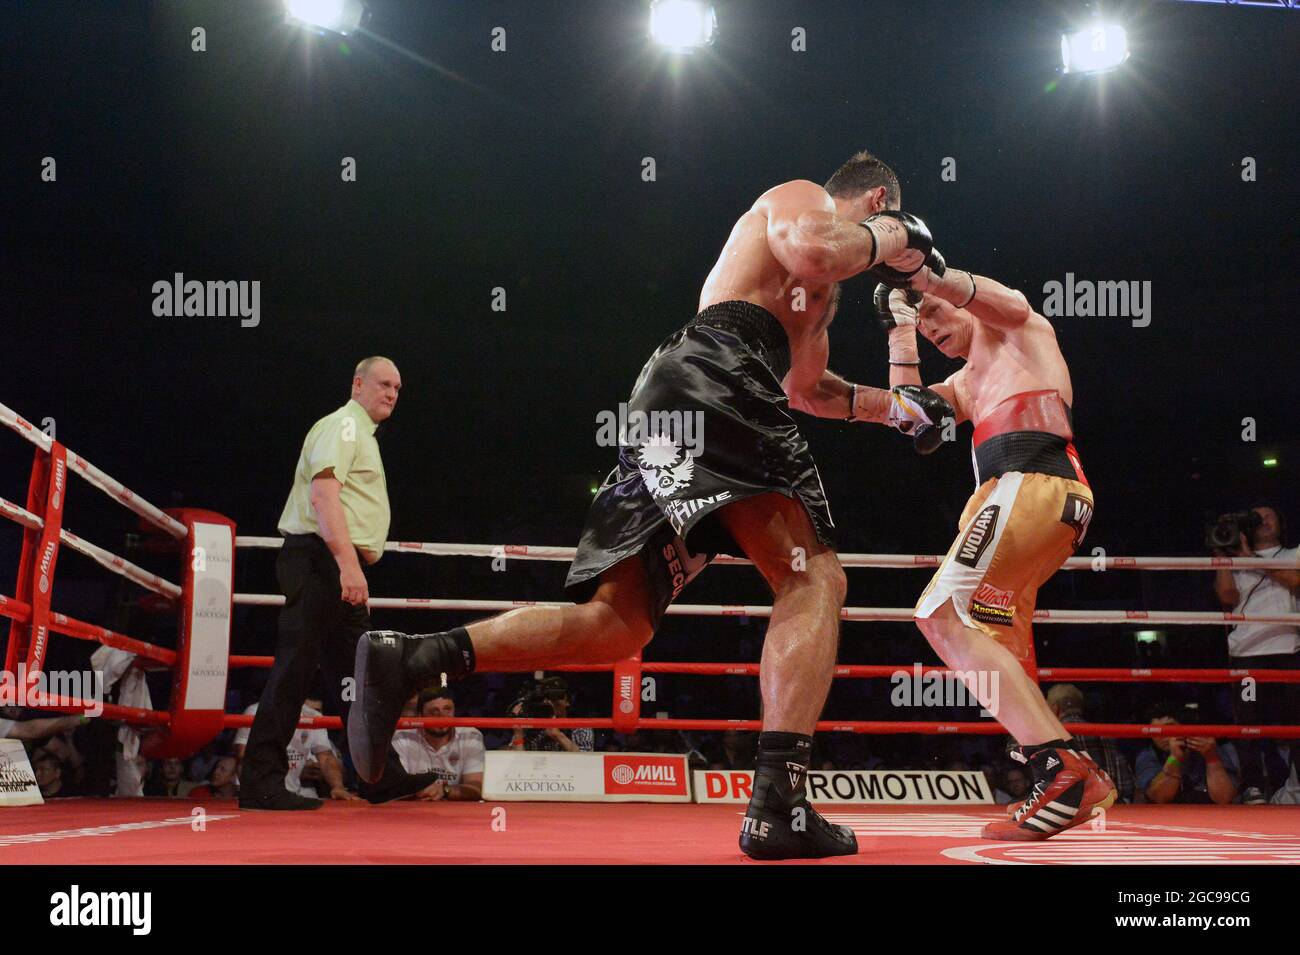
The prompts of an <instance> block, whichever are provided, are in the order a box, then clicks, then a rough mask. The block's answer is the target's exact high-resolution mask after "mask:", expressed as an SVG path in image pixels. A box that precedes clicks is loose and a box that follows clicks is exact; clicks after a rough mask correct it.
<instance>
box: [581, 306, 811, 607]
mask: <svg viewBox="0 0 1300 955" xmlns="http://www.w3.org/2000/svg"><path fill="white" fill-rule="evenodd" d="M789 370H790V345H789V341H788V340H787V338H786V334H785V329H783V328H782V327H781V323H780V322H778V321H777V320H776V318H775V317H774V316H773V315H772V314H771V313H770V312H768V311H767V310H766V309H763V308H760V307H759V306H757V305H754V304H751V303H749V302H720V303H719V304H717V305H711V306H709V307H708V308H706V309H705V310H704V311H702V312H700V314H698V315H696V316H695V318H693V319H691V321H689V322H688V323H687V324H686V325H685V327H683V328H681V329H679V330H678V331H676V332H674V333H673V334H672V335H670V336H669V337H668V339H667V340H665V341H664V342H663V344H661V345H660V346H659V348H658V349H657V350H656V351H655V353H654V354H653V355H651V356H650V360H649V361H647V362H646V364H645V367H643V368H642V369H641V375H640V377H639V378H637V381H636V385H635V386H634V387H633V389H632V395H631V397H630V398H629V399H628V401H627V403H626V406H625V408H623V409H620V415H619V422H620V424H619V433H618V446H619V455H618V466H617V467H615V468H614V470H612V471H611V472H610V473H609V476H608V477H606V478H605V483H604V484H603V485H602V486H601V488H600V490H599V491H598V492H597V494H596V498H595V500H594V501H593V502H592V505H591V511H590V513H589V514H588V516H587V526H586V527H585V528H584V530H583V532H582V539H581V541H580V542H579V544H578V550H577V555H576V556H575V557H574V560H573V564H572V565H571V566H570V567H569V575H568V579H567V580H566V581H565V590H566V591H567V592H568V594H569V596H570V597H571V598H572V599H574V600H576V601H583V600H587V599H589V598H590V597H591V595H592V594H593V593H594V592H595V590H596V587H597V585H598V584H599V576H600V574H601V572H602V571H604V570H607V569H608V568H610V567H612V566H613V565H614V564H616V563H618V562H619V561H621V560H623V559H624V558H626V557H629V556H631V555H633V554H639V555H640V556H641V559H642V561H643V563H644V565H645V569H646V572H647V575H648V576H649V580H650V588H651V600H652V606H651V622H652V624H653V625H654V626H655V628H656V629H657V628H658V626H659V622H660V620H662V619H663V614H664V611H665V610H667V609H668V605H669V604H670V603H672V602H673V600H675V599H676V598H677V595H678V594H680V593H681V591H682V588H683V587H685V586H686V584H688V583H689V582H690V581H691V580H692V579H693V578H694V577H695V575H696V574H698V573H699V572H700V571H701V570H703V569H704V567H705V566H706V565H707V564H708V563H709V561H711V560H712V559H713V558H714V557H715V556H716V555H718V554H734V555H737V556H739V555H740V554H741V550H740V548H739V546H738V545H737V544H736V543H735V541H734V540H733V539H732V538H731V535H730V534H729V533H727V531H726V529H725V528H724V527H723V526H722V524H721V522H720V521H718V520H717V519H716V517H715V516H714V515H715V512H716V511H717V510H718V509H719V508H722V507H725V506H727V505H728V504H730V503H732V502H733V501H738V500H742V499H744V498H747V497H753V496H754V495H756V494H767V493H770V492H776V493H778V494H784V495H785V496H786V497H789V498H791V499H798V500H799V501H800V502H801V503H802V504H803V506H804V509H805V510H806V511H807V512H808V517H809V519H810V520H811V521H812V525H813V528H814V530H815V531H816V533H817V539H818V540H819V541H821V543H822V544H824V545H825V546H827V547H834V530H835V525H834V522H833V521H832V520H831V513H830V507H829V505H828V504H827V502H826V492H825V491H824V489H823V488H822V482H821V476H820V475H819V474H818V473H817V465H816V464H815V463H814V462H813V459H812V454H811V452H810V451H809V449H808V442H807V441H806V440H805V439H804V437H803V435H802V434H800V432H799V427H798V425H797V424H796V423H795V420H794V418H792V417H791V416H790V404H789V400H788V399H787V397H786V395H785V392H784V391H783V390H782V389H781V380H782V379H783V378H784V377H785V375H786V373H787V372H788V371H789Z"/></svg>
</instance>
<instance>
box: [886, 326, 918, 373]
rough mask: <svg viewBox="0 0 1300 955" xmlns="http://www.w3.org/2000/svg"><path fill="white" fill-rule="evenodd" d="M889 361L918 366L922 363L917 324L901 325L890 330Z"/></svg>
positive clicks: (892, 363)
mask: <svg viewBox="0 0 1300 955" xmlns="http://www.w3.org/2000/svg"><path fill="white" fill-rule="evenodd" d="M889 363H890V364H891V365H917V366H919V365H920V364H921V353H920V352H919V351H918V350H917V347H916V326H915V325H899V326H897V327H896V328H891V329H890V330H889Z"/></svg>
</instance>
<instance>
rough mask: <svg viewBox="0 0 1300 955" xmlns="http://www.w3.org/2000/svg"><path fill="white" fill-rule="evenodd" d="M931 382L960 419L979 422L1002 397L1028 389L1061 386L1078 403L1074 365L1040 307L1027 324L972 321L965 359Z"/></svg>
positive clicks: (1063, 395) (1067, 400)
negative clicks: (941, 378) (1072, 377)
mask: <svg viewBox="0 0 1300 955" xmlns="http://www.w3.org/2000/svg"><path fill="white" fill-rule="evenodd" d="M924 320H925V316H924V312H923V314H922V321H924ZM932 387H933V388H934V390H935V391H937V392H939V393H940V394H942V395H943V396H944V397H945V398H947V399H948V400H949V401H950V402H951V403H952V406H953V408H954V409H955V410H956V411H957V420H958V421H966V420H970V421H971V422H973V423H974V424H976V425H978V424H979V423H980V422H981V421H982V420H983V419H984V417H985V416H986V415H987V414H988V413H989V412H990V411H992V410H993V409H994V408H995V407H997V406H998V405H999V404H1000V403H1001V402H1003V401H1004V400H1006V399H1007V398H1010V397H1011V396H1012V395H1018V394H1022V393H1024V392H1027V391H1043V390H1053V391H1057V392H1059V393H1060V395H1061V398H1062V399H1063V400H1064V401H1065V403H1066V404H1067V405H1070V406H1073V404H1074V388H1073V385H1072V384H1071V383H1070V369H1069V368H1068V367H1066V364H1065V358H1064V357H1063V356H1062V355H1061V349H1060V347H1059V346H1058V345H1057V343H1056V330H1055V329H1053V328H1052V325H1051V323H1050V322H1049V321H1048V320H1047V319H1046V318H1044V317H1043V316H1042V315H1039V314H1038V313H1037V312H1030V315H1029V319H1028V320H1027V321H1026V322H1025V323H1024V324H1023V325H1017V326H1011V327H1005V326H999V325H994V324H991V323H988V322H982V321H978V320H977V321H974V322H972V332H971V342H970V350H969V353H968V355H967V358H966V364H965V365H964V366H962V368H961V369H959V370H958V371H957V372H955V373H954V374H952V375H950V376H949V377H948V379H947V380H946V381H944V382H943V384H941V385H934V386H932Z"/></svg>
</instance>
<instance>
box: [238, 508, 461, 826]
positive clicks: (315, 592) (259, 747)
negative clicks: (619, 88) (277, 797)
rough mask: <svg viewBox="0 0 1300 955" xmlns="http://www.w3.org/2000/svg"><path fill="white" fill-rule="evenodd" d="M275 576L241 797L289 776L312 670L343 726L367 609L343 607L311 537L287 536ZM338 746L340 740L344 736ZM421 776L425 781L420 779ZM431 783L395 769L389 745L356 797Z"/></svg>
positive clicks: (267, 791) (391, 794)
mask: <svg viewBox="0 0 1300 955" xmlns="http://www.w3.org/2000/svg"><path fill="white" fill-rule="evenodd" d="M275 575H276V578H277V579H278V580H279V583H280V591H281V593H283V594H284V601H285V602H284V609H283V610H281V611H280V628H279V629H280V633H279V640H278V643H277V645H276V648H275V663H274V665H273V666H272V667H271V676H270V678H269V679H268V680H267V681H266V688H265V689H264V690H263V691H262V698H261V700H260V701H259V703H258V705H257V715H256V716H255V717H254V718H253V728H252V730H251V731H250V732H249V736H248V745H247V746H246V747H245V749H244V763H243V767H242V769H241V770H240V777H239V784H240V792H239V794H240V797H241V798H249V797H252V798H257V797H261V796H269V795H273V794H274V793H276V792H277V791H278V790H280V789H283V788H284V777H285V775H286V774H287V773H288V772H289V756H288V752H287V749H288V746H289V740H290V739H292V737H293V734H294V731H295V730H296V728H297V726H298V720H299V717H300V715H301V713H302V705H303V701H304V700H306V699H307V694H308V692H309V691H310V690H311V687H312V685H313V682H314V681H315V678H316V673H317V670H318V669H319V670H321V671H322V674H323V676H324V680H325V684H324V685H325V693H326V694H327V695H326V697H325V699H324V700H323V701H322V702H323V703H324V705H325V709H326V711H327V712H329V711H330V710H333V711H334V712H335V713H337V714H338V715H339V716H340V717H342V719H343V725H344V726H347V719H348V710H349V709H350V707H351V703H350V698H351V697H352V696H353V694H352V693H343V692H342V690H343V686H344V683H343V681H344V680H345V679H346V680H348V683H349V685H351V678H352V666H353V661H354V657H355V654H356V646H357V640H358V639H359V638H360V636H361V634H362V633H364V632H365V631H367V630H369V629H370V611H369V609H368V608H367V607H366V606H365V605H364V604H362V605H361V606H353V605H352V604H347V603H344V602H343V598H342V589H341V587H340V586H339V568H338V564H337V563H335V561H334V555H333V554H331V553H330V550H329V547H328V546H327V545H326V544H325V541H323V540H322V539H321V538H320V537H318V536H317V535H315V534H291V535H289V536H287V537H286V538H285V541H284V547H283V548H281V550H280V555H279V557H278V559H277V560H276V563H275ZM343 742H344V746H345V747H346V745H347V734H346V733H344V734H343ZM426 777H427V778H426ZM435 779H436V776H435V775H434V774H432V773H424V774H420V775H419V776H410V775H408V774H407V773H406V771H405V770H403V769H402V764H401V762H400V761H399V760H398V758H397V752H396V751H395V750H394V749H393V748H392V747H391V746H390V747H389V748H388V759H387V761H386V763H385V765H384V776H383V778H382V779H381V780H380V781H379V782H378V783H376V784H374V785H373V786H365V785H363V786H362V788H361V790H360V791H361V795H363V796H365V797H367V798H368V799H371V800H373V801H380V800H382V799H392V798H397V797H399V796H404V795H410V794H411V793H414V792H418V791H419V790H420V789H422V788H424V787H425V786H428V785H429V784H430V783H432V782H433V781H434V780H435Z"/></svg>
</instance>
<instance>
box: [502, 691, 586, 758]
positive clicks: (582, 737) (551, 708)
mask: <svg viewBox="0 0 1300 955" xmlns="http://www.w3.org/2000/svg"><path fill="white" fill-rule="evenodd" d="M510 715H511V716H523V717H527V718H530V719H548V718H551V719H564V718H565V717H566V716H568V715H569V692H568V687H567V686H566V684H565V682H564V680H563V679H562V678H561V677H557V676H553V677H547V678H546V679H543V680H538V681H535V682H534V683H533V684H531V685H528V686H525V688H524V693H523V694H522V695H521V696H520V698H519V699H518V700H516V701H515V702H514V704H513V705H512V706H511V707H510ZM510 748H511V749H525V750H533V751H540V752H564V753H590V752H592V751H594V750H595V748H596V736H595V734H594V733H593V732H592V731H591V730H590V729H588V728H587V727H585V726H579V727H576V728H574V729H557V728H555V727H548V728H547V729H544V730H523V729H516V730H515V731H514V734H513V736H512V737H511V740H510Z"/></svg>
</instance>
